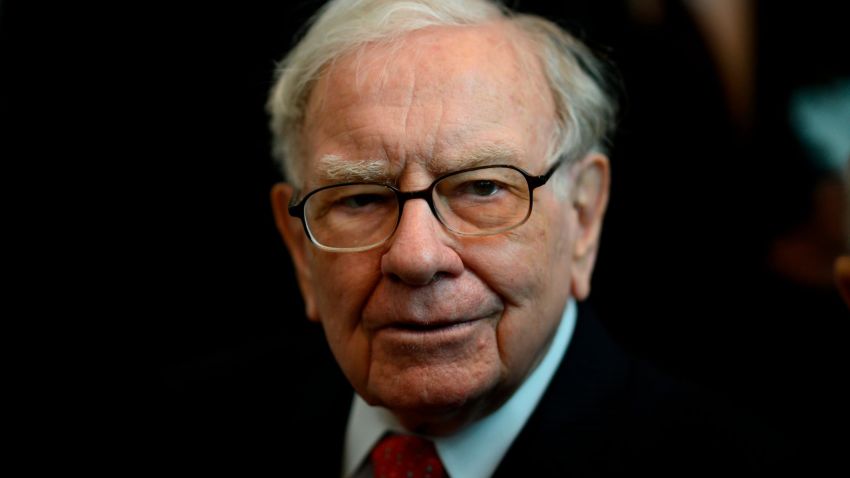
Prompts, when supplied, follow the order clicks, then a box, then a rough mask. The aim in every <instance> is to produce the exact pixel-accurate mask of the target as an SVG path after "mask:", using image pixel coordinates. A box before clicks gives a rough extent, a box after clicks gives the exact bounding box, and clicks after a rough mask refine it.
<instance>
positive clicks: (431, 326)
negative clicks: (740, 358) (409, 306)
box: [380, 318, 480, 332]
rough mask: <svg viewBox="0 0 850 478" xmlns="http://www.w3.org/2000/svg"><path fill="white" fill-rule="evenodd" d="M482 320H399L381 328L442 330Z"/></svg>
mask: <svg viewBox="0 0 850 478" xmlns="http://www.w3.org/2000/svg"><path fill="white" fill-rule="evenodd" d="M477 320H480V318H474V319H459V320H435V321H429V322H419V321H399V322H390V323H388V324H386V325H384V326H382V327H380V328H393V329H400V330H408V331H411V332H432V331H440V330H446V329H450V328H452V327H458V326H462V325H464V324H469V323H472V322H475V321H477Z"/></svg>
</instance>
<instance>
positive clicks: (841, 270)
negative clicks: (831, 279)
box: [835, 256, 850, 307]
mask: <svg viewBox="0 0 850 478" xmlns="http://www.w3.org/2000/svg"><path fill="white" fill-rule="evenodd" d="M835 283H836V285H837V286H838V292H840V293H841V297H843V298H844V302H846V303H847V306H848V307H850V256H840V257H839V258H838V259H836V261H835Z"/></svg>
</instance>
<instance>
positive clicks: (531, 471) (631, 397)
mask: <svg viewBox="0 0 850 478" xmlns="http://www.w3.org/2000/svg"><path fill="white" fill-rule="evenodd" d="M313 340H315V341H318V342H320V344H316V345H314V346H304V347H303V348H302V349H299V350H297V351H296V352H295V353H294V357H293V356H292V355H290V356H286V355H282V356H281V355H277V356H276V355H274V354H272V355H263V354H260V355H258V356H257V357H254V359H253V360H248V361H245V362H244V363H242V364H240V363H239V360H234V359H232V358H224V359H223V360H220V361H219V362H218V365H217V366H212V365H209V364H207V365H204V366H202V367H194V368H192V369H191V370H190V371H189V372H190V373H188V375H187V374H186V373H185V372H184V373H183V374H182V375H180V376H179V380H177V381H176V382H175V383H173V387H172V388H171V389H170V390H172V391H171V392H170V394H169V395H167V396H166V397H163V398H164V400H162V402H161V411H160V412H158V415H159V419H158V420H155V421H154V423H157V424H158V428H159V429H158V430H156V432H157V434H156V436H158V437H163V436H164V437H166V439H165V441H164V442H161V444H160V445H159V446H156V447H154V449H153V454H152V457H165V458H166V459H167V460H169V462H170V463H181V464H182V465H177V467H178V469H179V468H180V467H182V466H185V467H186V469H188V470H192V471H193V472H198V471H199V469H208V470H210V471H212V472H223V471H224V470H227V469H230V468H231V467H232V469H233V470H234V472H238V473H239V474H241V475H244V474H245V473H247V472H251V471H252V470H254V471H260V472H264V473H263V474H265V473H268V474H272V473H274V474H276V475H280V474H281V473H282V474H283V476H287V475H288V474H289V472H290V471H292V470H293V469H298V470H300V469H302V467H303V469H306V470H309V471H308V474H309V476H334V477H335V476H339V473H340V469H341V454H342V446H343V437H344V431H345V426H346V422H347V417H348V412H349V408H350V405H351V400H352V389H351V387H350V385H348V383H347V381H346V380H345V378H344V376H343V375H342V374H341V372H340V371H339V368H338V367H337V366H336V363H335V362H334V361H333V358H332V356H331V355H330V353H329V352H328V350H327V345H324V342H323V337H321V334H318V335H317V336H316V337H313ZM303 343H305V342H302V344H303ZM199 370H201V371H204V372H209V370H213V373H211V374H209V375H208V376H206V377H201V378H198V374H199V372H198V371H199ZM298 370H309V372H308V373H306V374H300V373H299V374H296V373H294V372H295V371H298ZM186 376H189V377H194V378H191V379H187V378H186ZM293 378H297V381H294V382H293ZM742 418H743V417H741V416H739V415H738V414H736V413H735V412H733V411H732V409H731V407H729V406H727V405H726V404H725V402H723V401H722V400H720V399H719V398H717V397H716V396H714V395H712V394H709V393H707V392H705V391H699V390H697V389H695V388H693V387H688V386H684V385H682V384H680V383H677V382H676V381H674V380H672V379H670V378H669V377H666V376H664V375H662V374H660V373H658V372H656V371H655V370H654V369H652V368H651V367H649V366H648V365H646V364H643V363H641V362H639V361H637V360H634V359H632V358H630V357H629V356H627V355H626V354H625V353H624V352H623V350H622V349H621V348H620V347H618V346H617V345H616V344H615V343H614V341H613V340H612V339H611V338H610V337H609V336H608V334H607V333H606V331H605V329H604V327H603V326H602V324H601V323H600V322H599V321H597V319H596V318H595V317H594V316H593V314H592V311H591V310H590V308H588V307H587V306H580V308H579V314H578V321H577V324H576V329H575V332H574V334H573V338H572V341H571V343H570V346H569V349H568V351H567V354H566V356H565V357H564V360H563V362H562V364H561V366H560V368H559V369H558V371H557V372H556V375H555V376H554V378H553V381H552V383H551V384H550V386H549V388H548V389H547V391H546V393H545V395H544V397H543V399H542V400H541V402H540V404H539V405H538V407H537V409H536V410H535V411H534V413H533V414H532V416H531V418H530V419H529V421H528V423H527V424H526V425H525V427H524V428H523V430H522V432H521V433H520V435H519V436H518V437H517V439H516V441H515V442H514V444H513V445H512V446H511V448H510V450H509V451H508V453H507V455H506V456H505V457H504V459H503V461H502V463H501V464H500V466H499V468H498V470H497V472H496V475H495V476H497V477H512V476H561V475H565V476H610V475H634V474H637V473H643V472H646V473H650V474H651V475H650V476H659V475H661V476H695V475H696V476H702V475H704V476H724V475H727V474H732V473H738V472H747V471H757V470H759V468H760V467H763V466H764V463H762V457H761V456H759V455H758V454H757V450H755V449H754V448H756V449H757V448H758V445H759V443H758V442H759V441H760V440H761V439H762V434H761V432H762V429H760V428H754V427H752V426H750V423H748V422H745V421H744V420H742ZM742 425H746V426H742ZM754 445H755V446H754ZM455 478H462V477H455Z"/></svg>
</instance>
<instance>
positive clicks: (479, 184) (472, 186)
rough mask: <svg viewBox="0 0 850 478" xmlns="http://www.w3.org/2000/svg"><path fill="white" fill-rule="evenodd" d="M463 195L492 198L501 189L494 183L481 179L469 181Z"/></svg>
mask: <svg viewBox="0 0 850 478" xmlns="http://www.w3.org/2000/svg"><path fill="white" fill-rule="evenodd" d="M463 189H464V192H465V193H468V194H473V195H475V196H482V197H483V196H492V195H494V194H496V193H498V192H499V191H500V190H501V189H502V188H501V186H500V185H499V184H498V183H496V182H495V181H490V180H486V179H481V180H478V181H470V182H469V183H467V184H466V186H465V187H464V188H463Z"/></svg>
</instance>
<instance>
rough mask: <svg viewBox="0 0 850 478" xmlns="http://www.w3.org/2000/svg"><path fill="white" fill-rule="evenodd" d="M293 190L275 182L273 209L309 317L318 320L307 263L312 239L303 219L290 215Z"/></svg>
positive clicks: (272, 194) (286, 185) (272, 196)
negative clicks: (304, 226) (305, 231)
mask: <svg viewBox="0 0 850 478" xmlns="http://www.w3.org/2000/svg"><path fill="white" fill-rule="evenodd" d="M293 192H294V191H293V189H292V186H290V185H289V184H286V183H277V184H275V185H274V187H272V193H271V199H272V210H273V211H274V219H275V223H276V224H277V230H278V231H280V235H281V236H283V242H284V243H285V244H286V248H287V249H289V255H290V257H292V263H293V264H294V265H295V273H296V277H297V278H298V286H299V287H300V288H301V295H302V296H303V297H304V306H305V309H306V313H307V318H309V319H310V320H312V321H314V322H318V321H319V316H318V311H317V310H316V298H315V295H314V291H313V278H312V274H311V272H310V267H309V266H308V263H307V254H308V251H307V248H309V247H311V246H310V240H309V239H308V238H307V235H306V234H305V233H304V228H303V226H302V225H301V221H300V220H299V219H298V218H296V217H292V216H290V215H289V201H290V200H291V199H292V194H293Z"/></svg>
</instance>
